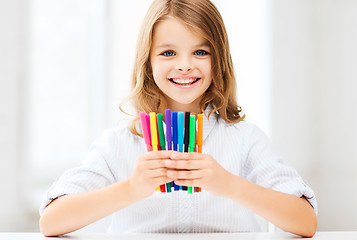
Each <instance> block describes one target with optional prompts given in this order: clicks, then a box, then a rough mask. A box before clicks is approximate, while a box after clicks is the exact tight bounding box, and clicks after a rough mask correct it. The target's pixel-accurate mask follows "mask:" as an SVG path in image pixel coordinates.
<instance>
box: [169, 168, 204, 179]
mask: <svg viewBox="0 0 357 240" xmlns="http://www.w3.org/2000/svg"><path fill="white" fill-rule="evenodd" d="M166 174H167V177H169V178H174V179H179V180H181V179H196V178H202V177H203V176H204V174H203V171H202V170H191V171H185V170H181V171H176V170H167V173H166Z"/></svg>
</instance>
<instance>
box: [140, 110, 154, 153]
mask: <svg viewBox="0 0 357 240" xmlns="http://www.w3.org/2000/svg"><path fill="white" fill-rule="evenodd" d="M139 117H140V121H141V128H142V130H143V135H144V140H145V144H146V148H147V150H148V151H152V146H151V140H150V133H149V131H148V127H147V126H148V125H147V122H146V120H147V119H146V117H145V113H143V112H141V113H139Z"/></svg>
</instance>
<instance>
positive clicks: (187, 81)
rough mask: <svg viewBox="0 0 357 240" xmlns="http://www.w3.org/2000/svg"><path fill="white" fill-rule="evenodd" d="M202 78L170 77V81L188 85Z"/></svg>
mask: <svg viewBox="0 0 357 240" xmlns="http://www.w3.org/2000/svg"><path fill="white" fill-rule="evenodd" d="M200 79H201V78H187V79H182V78H169V81H170V82H172V83H174V84H178V85H181V86H188V85H191V84H194V83H196V82H197V81H198V80H200Z"/></svg>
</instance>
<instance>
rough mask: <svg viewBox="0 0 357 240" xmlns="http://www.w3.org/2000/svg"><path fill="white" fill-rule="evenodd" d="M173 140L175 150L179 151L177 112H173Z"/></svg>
mask: <svg viewBox="0 0 357 240" xmlns="http://www.w3.org/2000/svg"><path fill="white" fill-rule="evenodd" d="M171 123H172V142H173V145H174V150H175V151H177V143H178V141H177V140H178V139H177V112H172V119H171Z"/></svg>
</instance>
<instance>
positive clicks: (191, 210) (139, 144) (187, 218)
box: [40, 107, 317, 233]
mask: <svg viewBox="0 0 357 240" xmlns="http://www.w3.org/2000/svg"><path fill="white" fill-rule="evenodd" d="M210 109H211V108H210V107H208V108H207V109H206V113H207V114H208V112H209V110H210ZM203 126H204V128H203V140H204V141H203V153H205V154H209V155H211V156H212V157H213V158H215V159H216V161H217V162H218V163H219V164H220V165H221V166H222V167H224V168H225V169H226V170H228V171H229V172H231V173H233V174H235V175H237V176H240V177H243V178H245V179H247V180H249V181H251V182H254V183H256V184H259V185H261V186H264V187H267V188H271V189H274V190H277V191H281V192H284V193H289V194H293V195H295V196H298V197H301V196H305V197H306V198H307V200H308V201H309V202H310V204H311V206H312V207H313V208H314V210H315V212H316V213H317V203H316V198H315V195H314V192H313V191H312V189H311V188H310V187H308V186H307V185H306V184H305V183H304V182H303V180H302V179H301V177H300V176H299V175H298V173H297V172H296V171H295V170H294V169H293V168H291V167H289V166H287V165H285V164H283V162H282V160H281V158H280V157H279V156H278V155H277V154H276V153H275V152H274V150H273V148H272V146H271V143H270V141H269V139H268V138H267V137H266V135H265V134H264V133H263V132H262V131H261V130H260V129H258V128H257V127H256V126H254V125H252V124H249V123H247V122H245V121H242V122H239V123H236V124H229V123H226V122H225V121H224V120H222V119H221V118H219V116H218V115H217V114H215V113H214V114H212V115H211V116H210V118H209V120H208V119H207V118H206V117H204V120H203ZM145 152H146V145H145V141H144V139H143V138H141V137H139V136H136V135H134V134H132V133H131V132H130V131H129V129H128V127H127V126H126V125H125V126H121V127H117V128H114V129H109V130H106V131H104V132H103V134H102V136H101V137H100V138H99V139H97V140H96V141H95V142H94V143H93V145H92V147H91V149H90V151H89V154H88V156H87V158H86V159H85V160H84V161H83V164H82V166H80V167H78V168H74V169H70V170H68V171H67V172H65V173H64V174H63V175H62V176H61V177H60V178H59V180H58V181H57V182H55V183H54V184H53V186H52V187H51V188H50V189H49V191H48V192H47V194H46V196H45V198H44V200H43V202H42V205H41V208H40V214H42V213H43V211H44V208H45V207H46V206H47V205H48V204H49V203H50V202H51V201H52V200H53V199H55V198H57V197H59V196H62V195H65V194H73V193H81V192H86V191H92V190H95V189H98V188H103V187H105V186H108V185H110V184H113V183H116V182H120V181H123V180H126V179H127V178H128V177H129V176H130V175H131V174H132V172H133V169H134V167H135V164H136V160H137V158H138V157H139V156H140V155H142V154H144V153H145ZM227 184H229V183H228V182H227ZM262 201H264V200H263V199H262ZM112 216H113V218H112V223H111V227H110V229H109V231H110V232H165V233H167V232H180V233H184V232H195V233H202V232H247V231H248V232H249V231H254V232H257V231H261V229H260V225H259V224H258V222H257V220H256V218H255V215H254V213H253V212H251V211H250V210H248V209H247V208H245V207H243V206H242V205H240V204H238V203H237V202H235V201H233V200H231V199H227V198H223V197H217V196H213V195H211V194H210V193H209V192H207V191H205V190H204V189H202V192H199V193H193V194H188V193H187V192H186V191H176V192H175V191H173V192H171V193H161V192H159V191H155V193H154V194H153V195H151V196H150V197H148V198H146V199H144V200H141V201H139V202H136V203H134V204H132V205H130V206H128V207H126V208H124V209H122V210H120V211H118V212H116V213H114V214H113V215H112Z"/></svg>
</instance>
